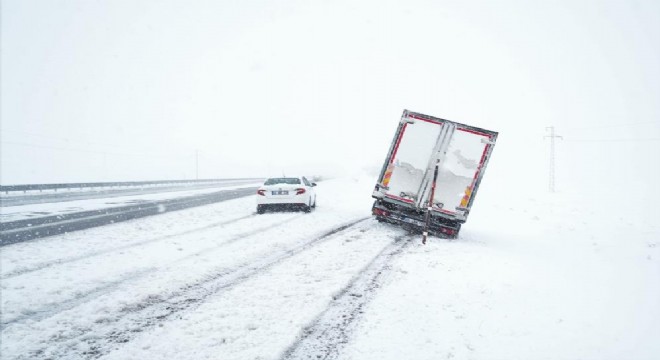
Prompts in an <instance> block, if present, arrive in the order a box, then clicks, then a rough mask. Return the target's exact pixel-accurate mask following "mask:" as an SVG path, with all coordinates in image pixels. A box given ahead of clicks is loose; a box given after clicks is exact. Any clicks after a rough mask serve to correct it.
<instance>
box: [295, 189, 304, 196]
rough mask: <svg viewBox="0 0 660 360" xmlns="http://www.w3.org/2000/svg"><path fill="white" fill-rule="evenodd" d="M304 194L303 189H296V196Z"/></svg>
mask: <svg viewBox="0 0 660 360" xmlns="http://www.w3.org/2000/svg"><path fill="white" fill-rule="evenodd" d="M304 193H305V189H303V188H298V189H296V195H302V194H304Z"/></svg>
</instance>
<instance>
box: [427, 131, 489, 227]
mask: <svg viewBox="0 0 660 360" xmlns="http://www.w3.org/2000/svg"><path fill="white" fill-rule="evenodd" d="M496 137H497V133H495V132H492V131H488V130H483V129H479V128H474V127H470V126H467V125H463V124H456V130H455V131H454V132H453V134H452V137H451V140H450V143H449V146H448V148H447V152H446V154H445V156H444V158H443V159H441V166H440V168H439V172H438V180H437V182H436V191H435V196H434V198H433V203H434V207H433V209H434V210H436V211H440V212H442V213H444V214H448V215H459V216H460V217H463V214H464V213H465V214H467V212H469V210H470V208H471V206H472V201H473V199H474V196H475V194H476V191H477V189H478V187H479V183H480V182H481V178H482V176H483V173H484V171H485V169H486V165H487V163H488V159H489V158H490V154H491V152H492V150H493V147H494V144H495V139H496Z"/></svg>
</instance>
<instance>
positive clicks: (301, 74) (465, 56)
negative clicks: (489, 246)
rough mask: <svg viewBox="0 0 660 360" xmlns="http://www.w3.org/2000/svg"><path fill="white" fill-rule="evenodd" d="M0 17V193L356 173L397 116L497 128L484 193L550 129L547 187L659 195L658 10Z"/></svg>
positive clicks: (543, 173)
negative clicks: (39, 187)
mask: <svg viewBox="0 0 660 360" xmlns="http://www.w3.org/2000/svg"><path fill="white" fill-rule="evenodd" d="M1 5H2V7H1V11H2V18H1V20H2V25H1V26H2V27H1V30H2V38H1V40H2V42H1V96H2V98H1V106H2V107H1V114H0V115H1V121H2V123H1V130H2V134H1V139H0V140H1V141H2V143H1V150H2V151H1V157H0V160H1V168H0V170H1V178H0V180H1V182H2V184H13V183H43V182H77V181H105V180H108V181H109V180H146V179H179V178H189V179H190V178H194V177H195V152H196V151H199V176H200V178H216V177H242V176H269V175H278V174H280V173H282V172H287V173H293V172H297V173H305V174H338V173H342V172H352V171H356V170H361V169H366V170H372V169H374V168H379V167H380V166H381V164H382V161H383V160H384V156H385V152H386V150H387V149H388V147H389V144H390V141H391V137H392V135H393V132H394V130H395V127H396V124H397V121H398V119H399V117H400V115H401V112H402V111H403V109H410V110H413V111H417V112H422V113H426V114H429V115H434V116H438V117H443V118H446V119H451V120H456V121H460V122H464V123H468V124H472V125H476V126H481V127H484V128H487V129H490V130H495V131H499V132H500V138H499V141H498V145H497V146H496V148H495V152H494V155H493V160H492V162H491V166H490V168H489V171H488V175H486V178H485V179H484V181H485V182H487V181H490V182H491V183H492V184H493V185H494V186H500V185H502V186H503V185H504V183H505V182H508V184H509V185H510V184H516V185H515V186H518V185H520V186H523V185H530V184H533V185H534V186H538V187H539V188H540V187H542V186H545V185H546V182H547V170H546V169H547V160H548V159H547V155H548V151H547V147H548V142H547V140H545V142H544V140H543V135H544V134H545V133H544V131H545V127H546V126H550V125H554V126H555V127H556V130H557V133H558V134H559V135H562V136H563V137H564V140H563V141H561V142H558V144H557V176H558V188H559V189H561V188H562V187H563V188H568V187H571V186H573V185H574V184H580V185H579V186H587V185H588V186H601V187H605V188H608V187H609V188H617V187H632V188H635V189H637V190H639V189H641V190H644V191H655V192H656V193H657V192H658V191H657V190H654V189H655V187H656V186H657V183H658V182H660V171H659V170H658V168H659V165H658V164H659V163H660V161H659V160H658V158H659V157H660V151H659V150H658V148H659V146H660V104H659V99H660V45H659V44H660V2H658V1H653V0H651V1H631V0H626V1H255V0H246V1H172V0H170V1H145V0H130V1H120V0H116V1H109V0H96V1H90V0H79V1H58V0H41V1H35V0H2V2H1ZM620 190H624V189H623V188H621V189H620Z"/></svg>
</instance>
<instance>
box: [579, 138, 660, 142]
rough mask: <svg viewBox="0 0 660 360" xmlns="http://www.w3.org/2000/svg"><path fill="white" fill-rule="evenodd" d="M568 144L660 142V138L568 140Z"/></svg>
mask: <svg viewBox="0 0 660 360" xmlns="http://www.w3.org/2000/svg"><path fill="white" fill-rule="evenodd" d="M566 141H568V142H642V141H660V138H646V139H567V140H566Z"/></svg>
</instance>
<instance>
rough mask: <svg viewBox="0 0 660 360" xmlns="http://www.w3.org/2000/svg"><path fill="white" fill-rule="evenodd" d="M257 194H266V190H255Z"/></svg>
mask: <svg viewBox="0 0 660 360" xmlns="http://www.w3.org/2000/svg"><path fill="white" fill-rule="evenodd" d="M257 194H259V195H261V196H266V190H257Z"/></svg>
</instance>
